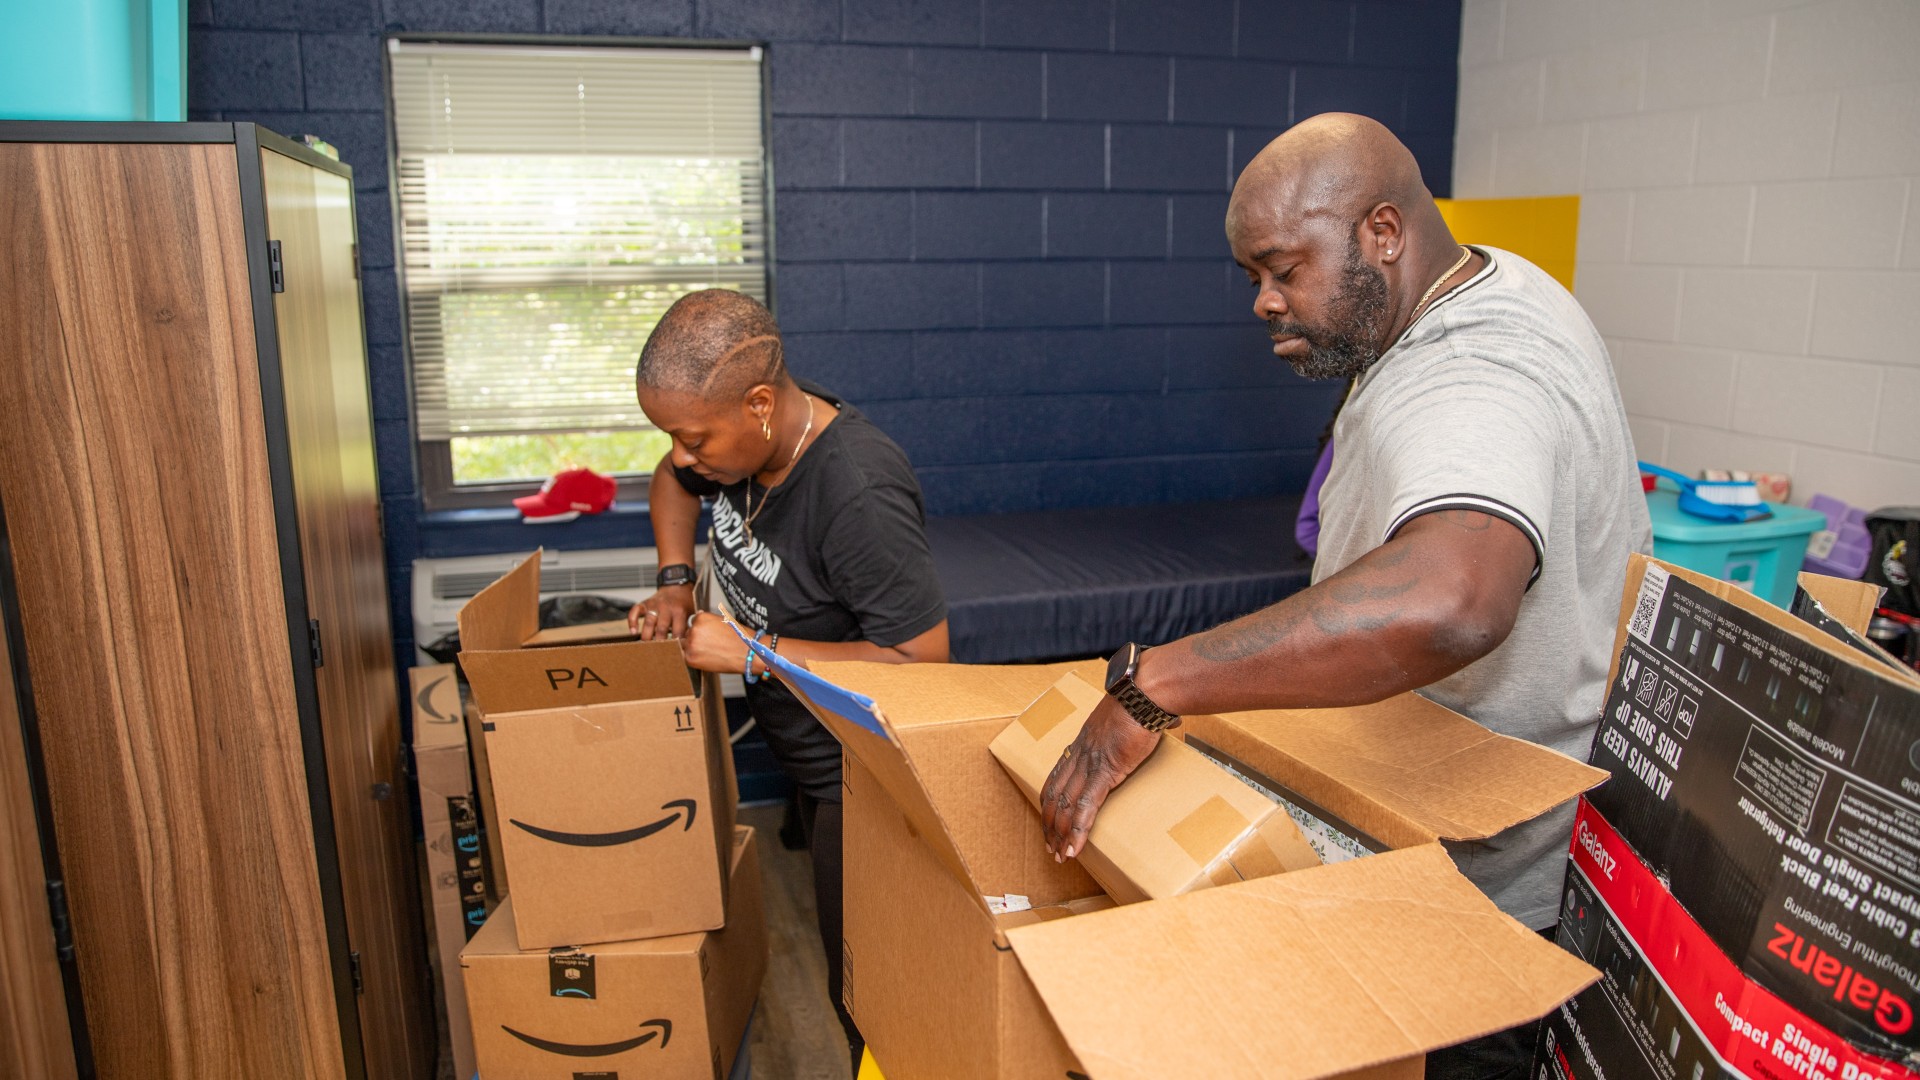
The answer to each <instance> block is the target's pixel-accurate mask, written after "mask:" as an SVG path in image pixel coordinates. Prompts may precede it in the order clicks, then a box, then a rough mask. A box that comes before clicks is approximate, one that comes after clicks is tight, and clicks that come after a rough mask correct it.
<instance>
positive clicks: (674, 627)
mask: <svg viewBox="0 0 1920 1080" xmlns="http://www.w3.org/2000/svg"><path fill="white" fill-rule="evenodd" d="M693 612H694V606H693V586H692V585H669V586H667V587H666V588H664V589H661V590H660V591H659V592H656V593H654V594H653V595H652V596H649V597H647V598H646V599H645V600H642V601H640V602H639V603H637V604H635V605H633V610H631V611H629V612H627V628H628V629H629V630H632V631H633V632H634V633H636V634H638V635H640V640H641V641H656V640H659V639H661V638H683V637H686V636H687V619H688V618H689V617H691V616H692V615H693Z"/></svg>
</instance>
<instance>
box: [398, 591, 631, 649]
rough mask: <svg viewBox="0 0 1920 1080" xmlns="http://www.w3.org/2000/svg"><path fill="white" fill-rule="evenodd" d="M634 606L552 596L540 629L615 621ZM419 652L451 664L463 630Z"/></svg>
mask: <svg viewBox="0 0 1920 1080" xmlns="http://www.w3.org/2000/svg"><path fill="white" fill-rule="evenodd" d="M632 607H633V605H632V604H629V603H627V602H626V601H625V600H621V599H618V598H616V597H612V596H593V595H578V596H550V597H548V598H547V599H545V600H542V601H540V629H542V630H551V629H553V628H554V627H556V626H584V625H586V624H587V623H597V622H612V621H613V620H615V619H624V618H626V617H627V611H628V609H630V608H632ZM420 651H421V652H423V653H426V654H427V655H428V656H431V657H433V659H434V661H435V662H436V663H441V664H451V663H454V658H455V657H457V656H458V655H459V654H460V631H459V630H457V629H456V630H454V631H453V632H451V633H448V634H443V635H441V636H440V637H437V638H435V639H434V640H433V641H432V642H430V643H428V644H426V645H422V646H420Z"/></svg>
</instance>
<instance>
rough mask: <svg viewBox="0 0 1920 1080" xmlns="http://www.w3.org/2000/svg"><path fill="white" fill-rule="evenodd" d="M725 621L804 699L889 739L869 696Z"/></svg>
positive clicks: (755, 653)
mask: <svg viewBox="0 0 1920 1080" xmlns="http://www.w3.org/2000/svg"><path fill="white" fill-rule="evenodd" d="M727 625H729V626H732V627H733V632H734V633H736V634H739V635H740V640H741V641H744V642H746V643H747V648H749V649H751V650H753V654H754V655H755V656H758V657H759V658H760V659H761V660H762V661H764V662H765V663H766V664H767V666H768V667H770V668H772V669H773V670H775V671H777V672H779V673H780V676H781V678H783V679H785V680H787V681H788V682H789V683H792V684H793V687H794V689H795V690H798V691H799V692H800V693H802V694H804V695H806V697H807V700H809V701H811V702H812V703H813V704H815V705H818V706H820V707H821V708H823V709H826V710H827V711H829V712H831V713H833V714H834V715H835V716H838V717H840V718H842V719H844V720H850V721H852V722H853V723H855V724H858V725H860V726H861V727H863V728H865V729H867V730H868V731H871V732H873V733H874V734H875V735H878V736H880V737H881V738H882V739H886V740H887V741H888V742H892V741H893V739H892V737H890V736H889V735H888V734H887V729H886V726H885V725H883V724H882V723H881V722H880V715H879V713H878V712H877V711H876V710H875V706H874V704H873V699H872V698H870V697H868V696H866V695H865V694H856V693H854V692H853V691H851V690H847V689H845V688H843V687H839V686H835V685H834V684H832V683H830V682H828V681H827V680H825V679H823V678H821V677H820V676H818V675H815V674H814V673H813V672H811V671H808V670H807V669H806V668H803V667H801V666H800V665H798V664H796V663H794V662H793V661H791V660H788V659H787V658H786V657H784V656H781V655H780V654H779V653H777V652H774V651H773V650H772V649H769V648H767V647H766V645H764V644H762V643H761V642H758V641H755V640H753V639H752V638H750V637H748V636H747V635H746V634H743V633H741V632H740V627H739V626H738V625H737V624H734V623H728V624H727Z"/></svg>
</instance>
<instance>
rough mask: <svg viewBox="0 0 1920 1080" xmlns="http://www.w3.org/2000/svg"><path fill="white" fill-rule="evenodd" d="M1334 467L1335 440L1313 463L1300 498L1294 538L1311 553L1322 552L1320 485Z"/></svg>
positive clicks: (1328, 444) (1328, 441)
mask: <svg viewBox="0 0 1920 1080" xmlns="http://www.w3.org/2000/svg"><path fill="white" fill-rule="evenodd" d="M1331 468H1333V440H1332V439H1328V440H1327V445H1326V446H1325V447H1323V448H1322V449H1321V451H1320V460H1319V461H1316V462H1314V463H1313V475H1312V476H1309V477H1307V493H1306V495H1304V496H1302V497H1301V499H1300V516H1299V517H1297V518H1295V519H1294V522H1293V538H1294V539H1295V540H1297V541H1299V542H1300V548H1301V550H1302V551H1305V552H1306V553H1307V554H1309V555H1318V554H1319V553H1320V485H1322V484H1324V483H1326V482H1327V470H1329V469H1331Z"/></svg>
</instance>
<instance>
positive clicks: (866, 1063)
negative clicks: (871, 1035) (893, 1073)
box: [856, 1050, 887, 1080]
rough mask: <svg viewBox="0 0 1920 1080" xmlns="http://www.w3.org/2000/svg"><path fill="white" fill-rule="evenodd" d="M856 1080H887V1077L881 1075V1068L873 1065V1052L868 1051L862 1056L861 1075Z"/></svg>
mask: <svg viewBox="0 0 1920 1080" xmlns="http://www.w3.org/2000/svg"><path fill="white" fill-rule="evenodd" d="M856 1080H887V1078H886V1077H884V1076H882V1075H880V1066H878V1065H875V1064H874V1063H873V1051H872V1050H868V1051H866V1052H865V1053H863V1054H861V1055H860V1075H859V1076H858V1077H857V1078H856Z"/></svg>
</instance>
